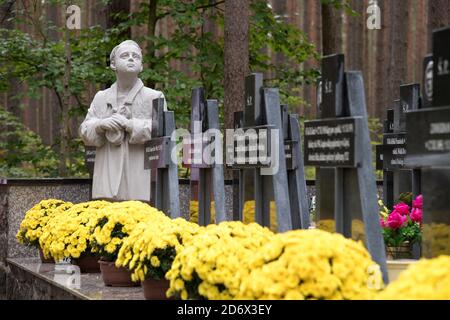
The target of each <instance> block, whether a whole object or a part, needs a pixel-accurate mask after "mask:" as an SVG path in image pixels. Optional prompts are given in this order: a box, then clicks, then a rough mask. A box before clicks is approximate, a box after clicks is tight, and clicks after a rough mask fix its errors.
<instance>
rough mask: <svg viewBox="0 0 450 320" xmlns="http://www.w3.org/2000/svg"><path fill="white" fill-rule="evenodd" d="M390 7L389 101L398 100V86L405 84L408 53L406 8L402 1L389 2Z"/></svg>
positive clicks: (407, 12) (407, 16) (407, 13)
mask: <svg viewBox="0 0 450 320" xmlns="http://www.w3.org/2000/svg"><path fill="white" fill-rule="evenodd" d="M389 3H390V5H391V22H392V24H391V35H390V38H391V39H390V41H389V43H388V45H389V46H390V62H389V66H390V68H389V71H390V72H389V79H390V81H389V84H390V85H389V101H388V103H391V104H392V102H393V101H394V100H397V99H400V85H402V84H405V82H406V77H407V70H406V64H407V51H408V37H407V34H408V32H409V30H408V19H409V10H408V6H407V5H405V3H403V1H389Z"/></svg>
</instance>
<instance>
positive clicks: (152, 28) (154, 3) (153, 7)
mask: <svg viewBox="0 0 450 320" xmlns="http://www.w3.org/2000/svg"><path fill="white" fill-rule="evenodd" d="M157 8H158V0H149V12H148V21H147V36H148V37H154V36H155V35H156V23H157V22H158V18H157V16H156V13H157ZM155 55H156V49H155V43H154V41H153V40H151V39H148V40H147V56H149V57H150V59H153V58H154V57H155ZM152 67H153V65H152V61H149V62H148V66H147V68H149V69H151V68H152ZM147 85H148V86H149V87H150V88H154V87H155V85H156V83H155V82H154V81H152V80H148V81H147Z"/></svg>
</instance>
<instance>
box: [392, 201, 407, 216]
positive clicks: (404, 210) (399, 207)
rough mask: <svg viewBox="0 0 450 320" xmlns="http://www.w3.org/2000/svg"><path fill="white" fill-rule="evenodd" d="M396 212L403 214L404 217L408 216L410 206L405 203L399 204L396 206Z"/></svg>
mask: <svg viewBox="0 0 450 320" xmlns="http://www.w3.org/2000/svg"><path fill="white" fill-rule="evenodd" d="M394 211H396V212H397V213H399V214H401V215H402V216H407V215H408V214H409V206H408V205H407V204H406V203H404V202H400V203H399V204H397V205H395V206H394Z"/></svg>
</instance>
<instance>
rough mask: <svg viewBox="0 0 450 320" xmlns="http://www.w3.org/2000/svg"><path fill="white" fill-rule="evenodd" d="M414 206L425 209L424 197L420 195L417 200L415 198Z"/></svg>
mask: <svg viewBox="0 0 450 320" xmlns="http://www.w3.org/2000/svg"><path fill="white" fill-rule="evenodd" d="M413 207H414V208H417V209H423V197H422V195H418V196H417V197H416V199H415V200H413Z"/></svg>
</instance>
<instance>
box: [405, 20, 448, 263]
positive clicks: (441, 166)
mask: <svg viewBox="0 0 450 320" xmlns="http://www.w3.org/2000/svg"><path fill="white" fill-rule="evenodd" d="M432 43H433V55H432V57H430V56H429V57H426V59H428V63H426V62H424V67H425V65H426V64H428V65H429V64H430V62H431V61H433V63H432V68H433V70H432V72H431V71H430V67H428V71H427V74H426V76H427V77H428V80H427V82H426V86H427V91H428V93H430V96H431V97H430V96H427V97H426V99H425V100H427V101H426V102H427V103H426V104H424V107H425V108H423V109H421V110H417V111H413V112H408V113H407V115H406V122H407V129H408V131H407V139H408V144H407V147H406V149H407V155H406V161H405V162H406V165H408V166H411V167H414V168H417V167H420V168H421V170H422V175H421V178H422V180H421V188H422V195H423V199H424V201H423V230H424V233H423V236H422V255H423V257H425V258H435V257H438V256H440V255H443V254H444V255H445V254H447V255H448V254H450V244H449V241H445V240H443V239H448V238H449V237H450V209H449V208H450V207H449V203H448V194H449V193H450V95H449V92H448V88H449V85H450V72H449V70H450V63H449V61H450V45H449V43H450V28H443V29H439V30H436V31H434V32H433V41H432ZM430 76H432V79H430ZM430 82H431V85H430ZM430 87H432V90H429V89H430ZM409 128H411V130H409ZM436 244H439V245H436Z"/></svg>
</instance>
